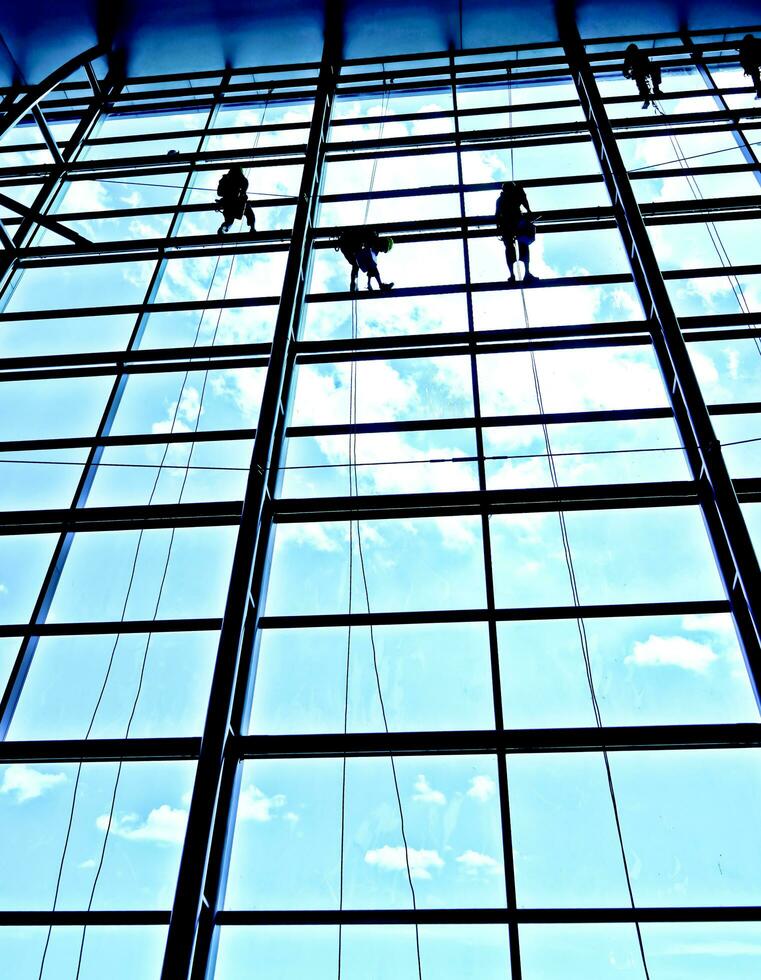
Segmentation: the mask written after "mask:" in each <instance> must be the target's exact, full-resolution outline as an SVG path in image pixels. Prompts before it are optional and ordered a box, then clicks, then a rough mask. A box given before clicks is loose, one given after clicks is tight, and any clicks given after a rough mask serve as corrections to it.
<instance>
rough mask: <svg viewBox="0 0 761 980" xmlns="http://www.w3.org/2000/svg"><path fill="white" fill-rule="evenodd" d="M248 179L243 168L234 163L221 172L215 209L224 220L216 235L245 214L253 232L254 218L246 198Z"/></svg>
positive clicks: (223, 231) (220, 233) (225, 230)
mask: <svg viewBox="0 0 761 980" xmlns="http://www.w3.org/2000/svg"><path fill="white" fill-rule="evenodd" d="M247 191H248V179H247V178H246V176H245V175H244V173H243V170H242V169H241V168H240V166H239V165H238V164H237V163H236V164H233V166H232V167H230V169H229V170H228V171H227V173H226V174H223V175H222V177H221V178H220V181H219V183H218V184H217V194H219V200H218V201H217V208H216V209H217V211H221V212H222V214H223V215H224V219H225V220H224V221H223V222H222V224H221V225H220V226H219V230H218V231H217V234H218V235H224V234H225V232H228V231H229V230H230V228H231V227H232V224H233V222H234V221H236V220H238V219H240V218H242V217H243V216H244V215H245V218H246V221H247V222H248V230H249V232H251V234H253V233H254V232H255V230H256V219H255V218H254V211H253V208H252V207H251V204H250V202H249V200H248V194H247Z"/></svg>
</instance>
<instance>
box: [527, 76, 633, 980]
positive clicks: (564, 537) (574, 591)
mask: <svg viewBox="0 0 761 980" xmlns="http://www.w3.org/2000/svg"><path fill="white" fill-rule="evenodd" d="M510 89H511V85H510V79H509V76H508V92H509V91H510ZM510 105H511V106H512V100H511V102H510ZM509 125H512V113H511V116H510V120H509ZM510 172H511V173H510V177H511V180H515V169H514V163H513V158H512V154H511V157H510ZM511 273H513V274H514V270H511ZM520 294H521V304H522V307H523V319H524V323H525V327H526V330H527V331H530V330H531V322H530V318H529V313H528V306H527V304H526V292H525V290H523V289H521V291H520ZM529 353H530V357H531V374H532V378H533V382H534V393H535V395H536V403H537V409H538V411H539V414H540V416H541V417H542V422H541V427H542V436H543V438H544V445H545V449H546V451H547V452H546V459H547V463H548V466H549V470H550V478H551V480H552V486H553V487H554V489H555V490H556V491H557V490H559V489H560V480H559V479H558V473H557V468H556V466H555V457H554V454H553V452H552V443H551V441H550V431H549V427H548V425H547V422H546V413H545V409H544V399H543V397H542V387H541V384H540V381H539V370H538V367H537V363H536V352H535V351H534V349H533V347H532V348H531V350H530V352H529ZM558 522H559V524H560V537H561V541H562V545H563V554H564V556H565V562H566V568H567V570H568V579H569V582H570V586H571V595H572V597H573V604H574V607H575V608H576V609H579V608H580V606H581V597H580V594H579V588H578V582H577V579H576V570H575V567H574V563H573V553H572V551H571V541H570V538H569V536H568V528H567V525H566V519H565V511H564V510H563V506H562V500H560V499H559V498H558ZM576 628H577V631H578V634H579V644H580V647H581V652H582V656H583V658H584V670H585V673H586V677H587V684H588V686H589V694H590V698H591V701H592V709H593V712H594V716H595V722H596V724H597V727H598V728H600V729H601V728H602V727H603V723H602V714H601V712H600V706H599V703H598V700H597V692H596V690H595V684H594V675H593V673H592V662H591V658H590V654H589V642H588V639H587V632H586V626H585V624H584V619H583V618H582V617H581V616H577V618H576ZM602 753H603V760H604V763H605V774H606V777H607V781H608V789H609V792H610V800H611V804H612V807H613V816H614V819H615V824H616V833H617V835H618V842H619V847H620V850H621V859H622V862H623V867H624V874H625V877H626V887H627V890H628V892H629V900H630V902H631V907H632V908H633V909H634V908H635V907H636V906H635V902H634V891H633V889H632V883H631V874H630V871H629V862H628V859H627V857H626V848H625V847H624V838H623V831H622V828H621V818H620V815H619V812H618V803H617V801H616V793H615V788H614V785H613V775H612V773H611V769H610V760H609V759H608V751H607V748H606V747H605V746H603V750H602ZM634 925H635V929H636V931H637V943H638V945H639V951H640V956H641V959H642V968H643V970H644V972H645V978H646V980H650V973H649V971H648V967H647V958H646V956H645V947H644V944H643V940H642V931H641V928H640V924H639V922H637V921H635V923H634Z"/></svg>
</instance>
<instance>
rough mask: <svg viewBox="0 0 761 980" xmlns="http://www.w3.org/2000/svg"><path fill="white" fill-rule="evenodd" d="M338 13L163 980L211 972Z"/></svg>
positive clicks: (331, 24)
mask: <svg viewBox="0 0 761 980" xmlns="http://www.w3.org/2000/svg"><path fill="white" fill-rule="evenodd" d="M338 14H339V11H338V10H337V9H335V8H330V10H329V17H328V23H327V25H326V36H325V47H324V50H323V58H322V64H321V68H320V76H319V80H318V82H317V91H316V95H315V103H314V110H313V115H312V124H311V128H310V132H309V140H308V144H307V151H306V155H305V159H304V170H303V173H302V180H301V188H300V193H299V198H298V204H297V207H296V215H295V218H294V224H293V232H292V236H291V246H290V250H289V253H288V260H287V264H286V269H285V275H284V279H283V289H282V295H281V300H280V306H279V308H278V315H277V321H276V324H275V331H274V335H273V340H272V349H271V354H270V361H269V366H268V368H267V377H266V379H265V383H264V391H263V394H262V404H261V409H260V414H259V422H258V425H257V430H256V437H255V439H254V449H253V453H252V456H251V465H250V468H249V476H248V482H247V485H246V492H245V496H244V501H243V511H242V515H241V522H240V529H239V532H238V537H237V541H236V546H235V553H234V556H233V562H232V571H231V576H230V587H229V591H228V595H227V602H226V605H225V613H224V617H223V621H222V631H221V635H220V639H219V646H218V650H217V658H216V663H215V667H214V675H213V678H212V684H211V694H210V697H209V708H208V713H207V716H206V723H205V726H204V732H203V737H202V741H201V753H200V757H199V761H198V767H197V770H196V777H195V781H194V785H193V795H192V799H191V803H190V812H189V814H188V824H187V830H186V834H185V843H184V846H183V851H182V858H181V862H180V869H179V875H178V879H177V888H176V891H175V898H174V904H173V908H172V914H171V920H170V925H169V933H168V936H167V944H166V951H165V954H164V965H163V969H162V974H161V976H162V980H186V978H189V977H191V976H192V977H193V978H196V977H205V976H208V975H210V973H213V970H214V955H215V949H216V922H215V919H216V912H217V908H218V904H219V902H220V898H221V895H222V892H223V889H224V886H225V877H226V870H227V864H228V861H229V855H230V848H231V845H232V835H233V830H234V821H235V806H234V803H235V798H236V795H237V790H238V788H239V785H240V753H239V740H238V735H239V729H238V728H237V726H238V725H240V724H241V723H242V720H243V719H245V716H246V707H245V706H246V704H247V703H248V697H247V691H248V689H249V688H250V683H249V681H250V678H251V676H252V671H253V667H254V663H253V661H254V656H255V644H254V643H253V642H252V641H253V639H254V637H255V635H256V632H257V631H256V624H257V621H258V619H259V616H260V614H261V608H262V605H263V598H264V596H263V587H264V584H265V582H266V564H267V562H266V556H267V554H268V549H269V547H270V541H271V531H272V513H271V494H272V493H273V492H274V489H275V488H276V485H277V474H276V472H273V470H277V466H278V461H279V459H280V453H281V449H282V441H283V437H284V432H285V426H284V419H285V414H286V404H287V402H288V394H289V388H290V381H291V377H292V373H293V362H294V351H295V340H296V333H297V331H298V327H299V323H300V317H301V312H302V309H303V301H304V294H305V283H306V278H307V276H308V271H309V263H310V260H311V252H310V245H311V235H312V227H313V222H314V217H315V213H316V208H317V197H318V187H319V183H320V176H321V171H322V164H323V161H324V157H325V144H326V136H327V130H328V126H329V123H330V114H331V109H332V104H333V96H334V93H335V85H336V70H337V64H338V53H339V50H340V43H341V37H340V30H339V28H338V24H339V21H338Z"/></svg>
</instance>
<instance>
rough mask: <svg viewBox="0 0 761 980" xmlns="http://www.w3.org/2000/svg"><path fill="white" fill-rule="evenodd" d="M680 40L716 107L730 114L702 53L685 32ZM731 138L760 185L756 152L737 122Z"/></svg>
mask: <svg viewBox="0 0 761 980" xmlns="http://www.w3.org/2000/svg"><path fill="white" fill-rule="evenodd" d="M681 38H682V42H683V43H684V46H685V48H686V50H687V52H688V53H689V55H690V57H691V58H692V61H693V63H694V65H695V67H696V68H697V70H698V74H699V75H700V77H701V78H702V79H703V81H704V82H705V84H706V87H707V88H708V89H709V91H710V93H711V95H712V96H713V100H714V102H715V103H716V105H717V106H718V107H719V109H721V110H723V111H724V112H727V113H731V111H732V110H731V108H730V107H729V105H728V104H727V100H726V99H725V98H724V94H723V92H722V91H721V89H720V87H719V86H718V85H717V84H716V79H715V78H714V77H713V74H712V72H711V70H710V68H709V67H708V65H707V64H706V61H705V58H704V57H703V52H702V51H701V50H700V49H699V48H697V47H696V46H695V43H694V42H693V40H692V37H691V36H690V34H689V33H688V32H687V31H686V30H682V31H681ZM732 136H733V137H734V140H735V143H737V145H738V146H739V147H740V151H741V152H742V155H743V157H744V158H745V161H746V163H749V164H751V165H752V166H753V176H754V177H755V178H756V182H757V183H758V184H761V166H760V165H759V160H758V156H757V155H756V152H755V150H754V149H753V147H752V146H751V144H750V142H749V140H748V138H747V137H746V135H745V133H744V132H743V131H742V129H741V128H740V123H739V120H738V124H737V126H736V128H734V129H733V130H732Z"/></svg>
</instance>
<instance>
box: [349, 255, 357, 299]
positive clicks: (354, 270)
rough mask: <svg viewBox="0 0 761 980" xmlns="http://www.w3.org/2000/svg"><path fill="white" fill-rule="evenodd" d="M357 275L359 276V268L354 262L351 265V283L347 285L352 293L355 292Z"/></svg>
mask: <svg viewBox="0 0 761 980" xmlns="http://www.w3.org/2000/svg"><path fill="white" fill-rule="evenodd" d="M358 274H359V266H358V265H357V263H356V262H352V264H351V282H350V284H349V289H350V290H351V292H352V293H356V291H357V276H358Z"/></svg>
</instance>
